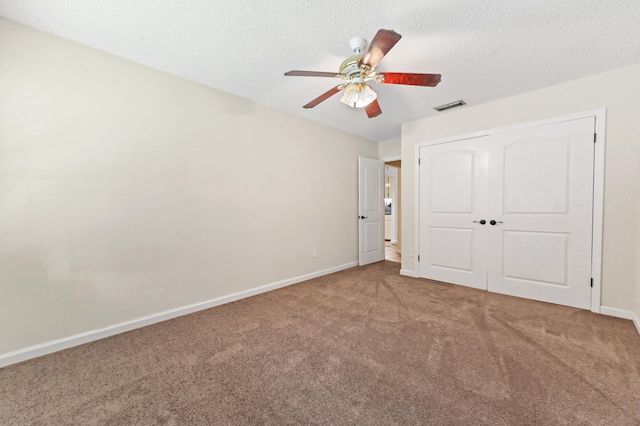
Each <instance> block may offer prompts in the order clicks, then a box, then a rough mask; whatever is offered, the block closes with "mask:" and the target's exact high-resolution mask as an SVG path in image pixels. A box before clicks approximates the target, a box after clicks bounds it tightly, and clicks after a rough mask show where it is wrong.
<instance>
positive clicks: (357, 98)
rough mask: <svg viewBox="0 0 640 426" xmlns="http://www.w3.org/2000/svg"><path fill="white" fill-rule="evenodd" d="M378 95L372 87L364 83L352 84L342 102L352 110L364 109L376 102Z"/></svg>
mask: <svg viewBox="0 0 640 426" xmlns="http://www.w3.org/2000/svg"><path fill="white" fill-rule="evenodd" d="M377 97H378V95H377V94H376V92H374V91H373V89H372V88H371V87H369V86H368V85H367V84H363V83H352V84H350V85H349V86H348V87H347V88H346V89H345V90H344V95H342V98H341V99H340V102H342V103H344V104H347V105H349V106H350V107H351V108H364V107H366V106H367V105H369V104H370V103H371V102H373V101H375V100H376V98H377Z"/></svg>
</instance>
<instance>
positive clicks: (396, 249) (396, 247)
mask: <svg viewBox="0 0 640 426" xmlns="http://www.w3.org/2000/svg"><path fill="white" fill-rule="evenodd" d="M400 165H401V161H400V160H397V161H389V162H386V163H385V167H384V171H385V173H384V175H385V176H384V207H385V221H384V245H385V260H389V261H391V262H401V245H400V230H401V226H400Z"/></svg>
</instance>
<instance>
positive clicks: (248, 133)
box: [0, 19, 378, 354]
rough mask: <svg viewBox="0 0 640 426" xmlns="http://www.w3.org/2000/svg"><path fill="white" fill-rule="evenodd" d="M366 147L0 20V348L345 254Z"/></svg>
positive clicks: (287, 274)
mask: <svg viewBox="0 0 640 426" xmlns="http://www.w3.org/2000/svg"><path fill="white" fill-rule="evenodd" d="M377 155H378V145H377V143H375V142H372V141H369V140H366V139H363V138H360V137H356V136H353V135H350V134H348V133H345V132H342V131H339V130H335V129H332V128H328V127H325V126H322V125H320V124H317V123H314V122H311V121H308V120H305V119H302V118H299V117H295V116H291V115H288V114H285V113H283V112H279V111H277V110H274V109H271V108H267V107H265V106H261V105H258V104H256V103H252V102H250V101H247V100H244V99H241V98H238V97H235V96H231V95H228V94H225V93H221V92H218V91H216V90H212V89H210V88H207V87H203V86H200V85H198V84H194V83H191V82H188V81H185V80H182V79H179V78H176V77H173V76H170V75H167V74H164V73H161V72H157V71H154V70H151V69H149V68H146V67H143V66H140V65H136V64H133V63H131V62H128V61H125V60H122V59H119V58H116V57H113V56H110V55H107V54H104V53H101V52H99V51H95V50H92V49H88V48H85V47H82V46H79V45H76V44H73V43H70V42H68V41H65V40H62V39H59V38H56V37H53V36H50V35H47V34H45V33H42V32H38V31H35V30H32V29H30V28H27V27H24V26H21V25H18V24H15V23H12V22H9V21H6V20H2V19H0V354H2V353H6V352H9V351H13V350H17V349H21V348H25V347H28V346H31V345H35V344H40V343H45V342H48V341H51V340H53V339H58V338H63V337H66V336H71V335H75V334H77V333H82V332H86V331H90V330H94V329H98V328H101V327H107V326H110V325H113V324H116V323H120V322H123V321H128V320H133V319H137V318H140V317H143V316H146V315H152V314H155V313H158V312H161V311H165V310H168V309H173V308H178V307H182V306H185V305H188V304H193V303H197V302H201V301H207V300H211V299H214V298H218V297H221V296H225V295H230V294H233V293H236V292H240V291H244V290H248V289H252V288H255V287H257V286H261V285H265V284H271V283H274V282H277V281H280V280H285V279H289V278H294V277H298V276H301V275H304V274H309V273H313V272H316V271H322V270H325V269H327V268H332V267H337V266H339V265H344V264H347V263H350V262H355V261H357V259H358V247H357V246H358V242H357V235H358V230H357V225H358V223H357V219H356V218H357V215H358V212H357V180H358V177H357V166H358V162H357V157H358V156H366V157H371V158H376V157H377ZM329 171H330V172H329ZM313 250H317V257H316V258H314V257H312V252H313Z"/></svg>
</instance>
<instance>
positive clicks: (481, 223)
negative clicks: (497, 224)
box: [473, 219, 493, 225]
mask: <svg viewBox="0 0 640 426" xmlns="http://www.w3.org/2000/svg"><path fill="white" fill-rule="evenodd" d="M473 223H479V224H480V225H484V224H485V223H487V221H486V220H484V219H482V220H474V221H473ZM492 225H493V223H492Z"/></svg>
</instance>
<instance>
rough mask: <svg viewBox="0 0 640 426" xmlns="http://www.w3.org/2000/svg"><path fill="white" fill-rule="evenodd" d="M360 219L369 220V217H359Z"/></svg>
mask: <svg viewBox="0 0 640 426" xmlns="http://www.w3.org/2000/svg"><path fill="white" fill-rule="evenodd" d="M358 219H369V218H368V217H367V216H358Z"/></svg>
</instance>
